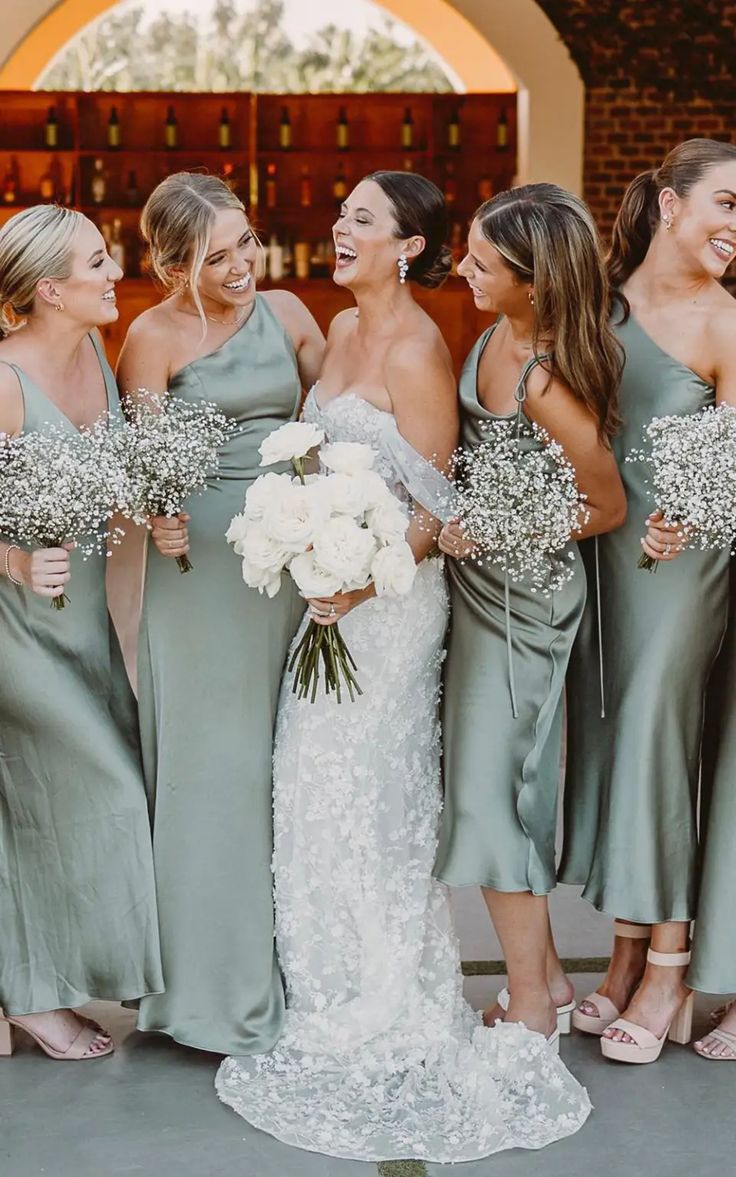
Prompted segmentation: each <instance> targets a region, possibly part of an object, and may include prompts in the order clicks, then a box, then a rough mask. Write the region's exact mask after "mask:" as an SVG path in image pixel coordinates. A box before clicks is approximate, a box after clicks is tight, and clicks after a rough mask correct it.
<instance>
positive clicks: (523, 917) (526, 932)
mask: <svg viewBox="0 0 736 1177" xmlns="http://www.w3.org/2000/svg"><path fill="white" fill-rule="evenodd" d="M482 891H483V898H484V899H485V901H486V906H487V907H488V911H489V914H490V917H491V919H492V921H493V925H494V927H495V929H496V932H497V934H498V938H499V940H500V941H501V947H502V948H503V953H504V957H505V959H506V969H507V972H508V978H509V992H510V994H511V1002H510V1005H509V1008H508V1011H507V1013H506V1015H505V1020H506V1021H507V1022H523V1023H524V1025H525V1026H527V1027H528V1028H529V1029H530V1030H538V1031H539V1032H540V1033H541V1034H544V1036H545V1037H549V1035H550V1034H551V1033H552V1032H553V1030H554V1029H555V1028H556V1026H557V1014H556V1010H555V1004H554V1002H553V1000H552V995H551V994H550V990H549V985H548V983H547V941H548V935H549V915H548V910H547V899H546V896H544V895H532V894H531V892H530V891H516V892H503V891H492V890H490V888H488V887H483V888H482Z"/></svg>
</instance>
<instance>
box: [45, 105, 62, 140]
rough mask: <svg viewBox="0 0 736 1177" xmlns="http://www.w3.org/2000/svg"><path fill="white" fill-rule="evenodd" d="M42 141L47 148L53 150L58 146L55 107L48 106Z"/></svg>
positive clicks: (57, 124) (57, 121)
mask: <svg viewBox="0 0 736 1177" xmlns="http://www.w3.org/2000/svg"><path fill="white" fill-rule="evenodd" d="M43 140H44V143H45V144H46V146H47V147H51V148H54V147H58V146H59V120H58V118H57V116H56V107H55V106H50V107H49V109H48V111H47V113H46V125H45V127H44V130H43Z"/></svg>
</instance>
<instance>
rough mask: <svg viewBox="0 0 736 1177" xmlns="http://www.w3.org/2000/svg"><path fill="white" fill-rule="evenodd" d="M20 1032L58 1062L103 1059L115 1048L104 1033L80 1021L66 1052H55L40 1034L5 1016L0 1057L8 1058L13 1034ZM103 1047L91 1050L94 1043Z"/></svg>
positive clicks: (0, 1019) (1, 1020)
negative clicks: (77, 1030)
mask: <svg viewBox="0 0 736 1177" xmlns="http://www.w3.org/2000/svg"><path fill="white" fill-rule="evenodd" d="M18 1030H21V1031H22V1032H23V1033H24V1034H27V1035H28V1036H29V1038H32V1039H33V1041H34V1042H35V1043H36V1044H37V1045H38V1046H40V1047H41V1050H42V1051H43V1052H44V1054H45V1055H47V1056H48V1057H49V1058H52V1059H56V1060H58V1061H59V1062H87V1061H88V1060H89V1059H93V1058H105V1056H106V1055H109V1054H112V1053H113V1051H114V1049H115V1046H114V1044H113V1042H112V1041H111V1040H110V1038H109V1037H108V1036H107V1035H106V1033H105V1031H102V1032H101V1033H100V1032H99V1031H98V1030H96V1029H93V1028H92V1026H90V1025H88V1024H87V1022H86V1019H83V1020H82V1025H81V1026H80V1027H79V1033H78V1034H77V1036H76V1038H75V1039H74V1040H73V1042H71V1043H70V1044H69V1046H68V1047H67V1049H66V1050H57V1049H56V1048H55V1047H53V1046H51V1045H50V1043H48V1042H46V1040H45V1039H44V1038H42V1037H41V1035H40V1034H37V1033H36V1031H35V1030H32V1029H31V1028H30V1026H27V1025H26V1024H25V1023H24V1022H22V1021H19V1020H18V1019H17V1018H9V1017H8V1016H7V1014H5V1015H2V1016H0V1056H2V1055H5V1056H6V1057H8V1056H9V1055H11V1054H12V1053H13V1049H14V1046H15V1033H16V1031H18ZM103 1041H104V1045H103V1047H102V1049H101V1050H92V1049H91V1047H92V1045H93V1043H95V1042H103ZM4 1047H5V1049H4Z"/></svg>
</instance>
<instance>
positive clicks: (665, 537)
mask: <svg viewBox="0 0 736 1177" xmlns="http://www.w3.org/2000/svg"><path fill="white" fill-rule="evenodd" d="M663 520H664V515H663V513H662V512H661V511H653V512H652V514H651V515H650V516H649V518H648V519H647V533H646V535H645V536H644V538H643V539H642V541H641V546H642V548H643V549H644V551H645V552H646V554H647V556H650V557H651V558H652V560H675V559H677V557H678V556H679V555H680V553H681V552H682V551H683V550H684V548H685V541H686V538H687V537H686V534H685V531H684V528H682V527H681V526H680V525H679V524H677V523H664V522H663Z"/></svg>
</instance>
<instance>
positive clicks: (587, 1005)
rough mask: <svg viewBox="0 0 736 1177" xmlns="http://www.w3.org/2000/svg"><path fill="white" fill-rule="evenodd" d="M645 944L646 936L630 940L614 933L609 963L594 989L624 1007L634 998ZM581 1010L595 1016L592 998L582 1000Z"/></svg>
mask: <svg viewBox="0 0 736 1177" xmlns="http://www.w3.org/2000/svg"><path fill="white" fill-rule="evenodd" d="M619 923H622V924H626V923H630V921H629V920H619ZM648 947H649V941H648V940H630V939H629V938H628V937H624V936H614V940H613V951H612V953H611V963H610V964H609V966H608V972H607V973H606V975H605V977H604V979H603V981H602V982H601V983H600V985H599V986H598V990H597V992H598V993H600V994H601V996H602V997H607V998H608V999H609V1001H612V1002H613V1004H614V1005H615V1006H616V1009H621V1010H624V1009H626V1008H627V1007H628V1005H629V1002H630V1001H631V999H632V998H633V996H634V993H635V991H636V988H637V986H638V984H639V982H640V981H641V979H642V977H643V976H644V969H645V968H646V963H647V948H648ZM652 947H654V945H652ZM580 1012H581V1013H584V1014H587V1015H588V1016H590V1017H593V1018H597V1017H598V1009H597V1008H596V1004H595V1000H590V1001H581V1003H580Z"/></svg>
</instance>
